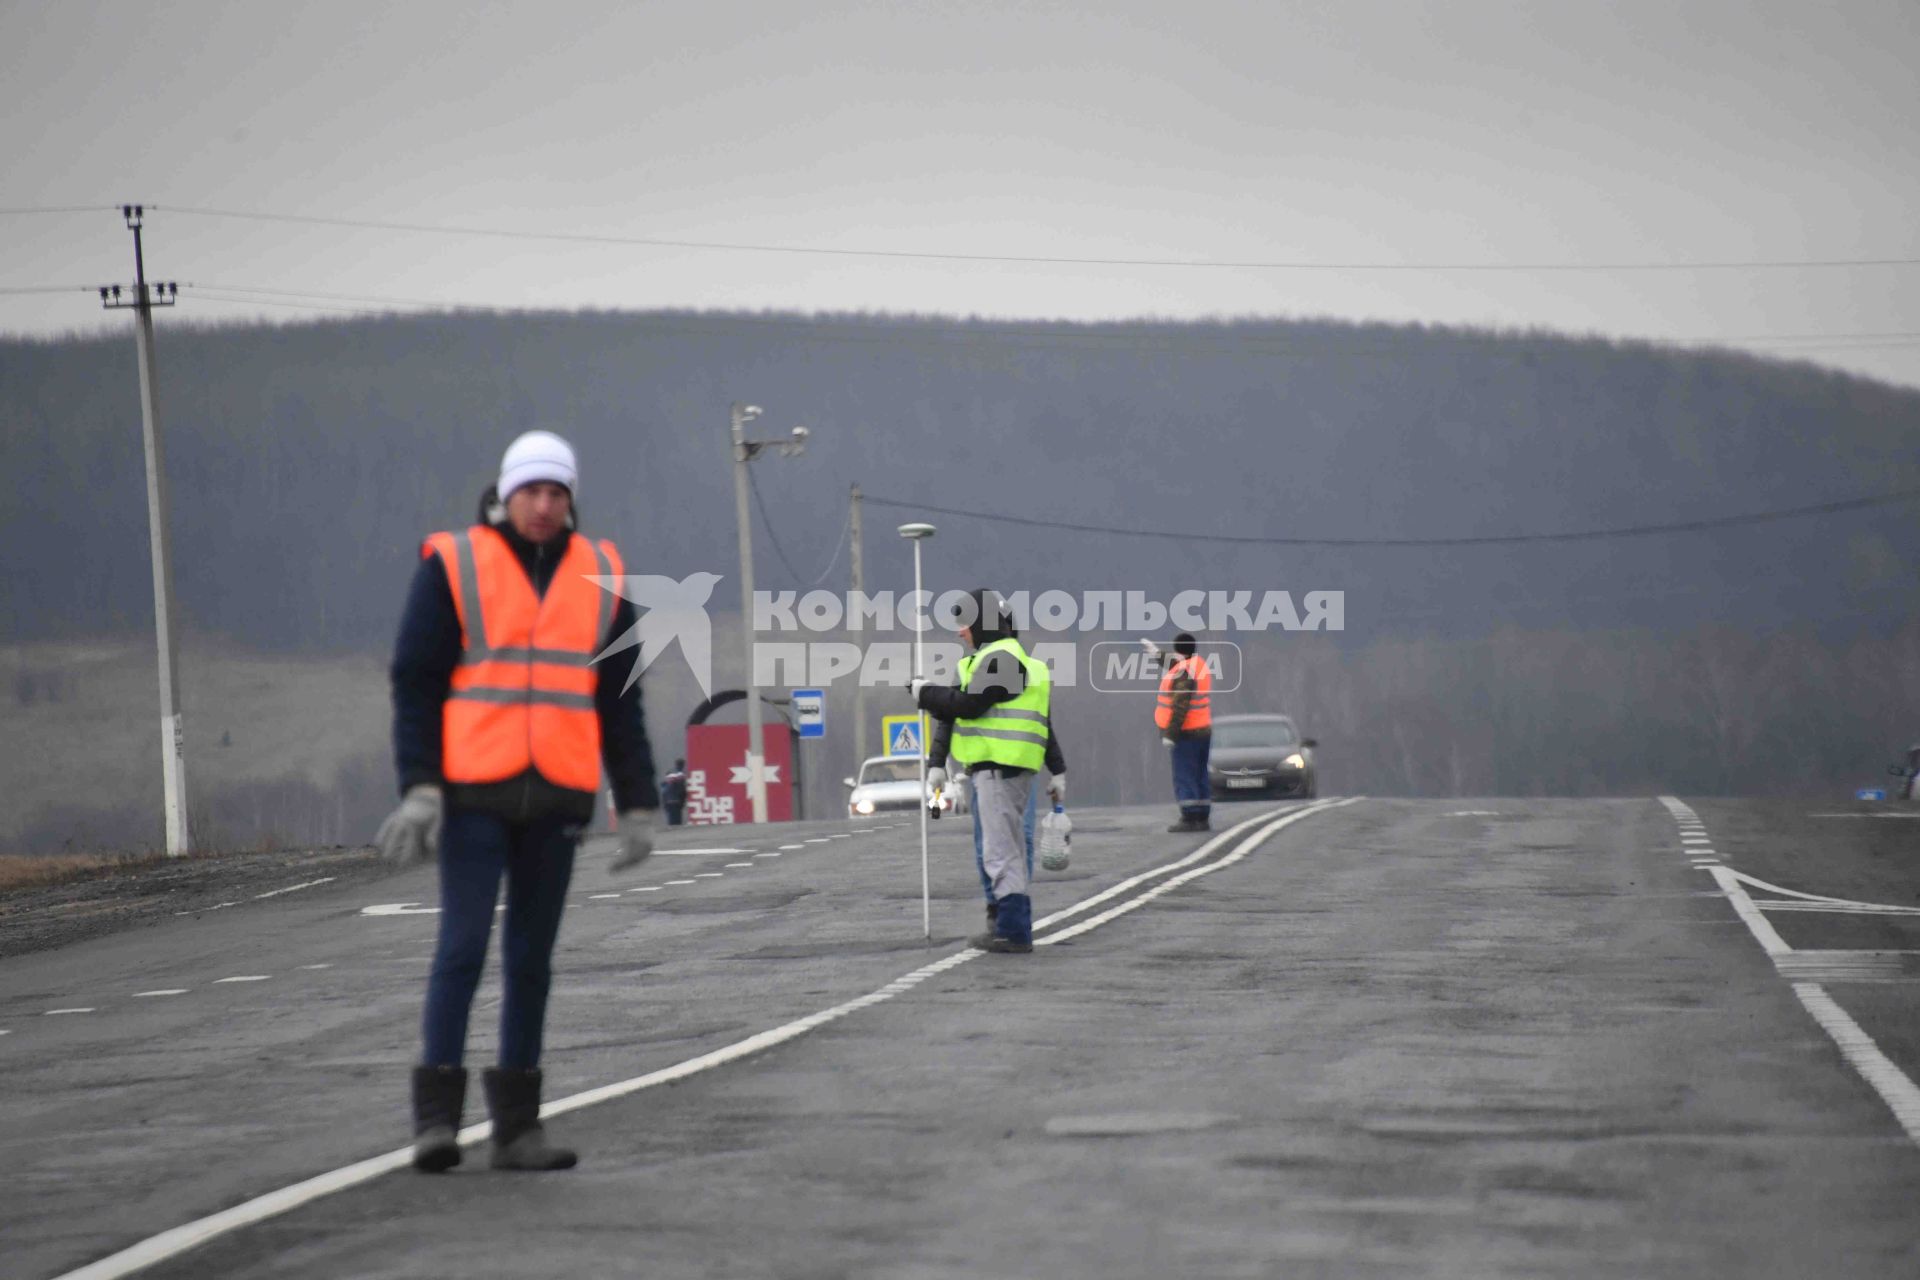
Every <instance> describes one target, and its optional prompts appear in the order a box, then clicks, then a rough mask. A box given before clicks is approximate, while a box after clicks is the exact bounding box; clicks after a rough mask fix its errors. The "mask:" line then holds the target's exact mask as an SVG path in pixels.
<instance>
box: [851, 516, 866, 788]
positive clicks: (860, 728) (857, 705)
mask: <svg viewBox="0 0 1920 1280" xmlns="http://www.w3.org/2000/svg"><path fill="white" fill-rule="evenodd" d="M852 502H853V510H852V511H851V512H850V513H849V515H848V517H847V519H848V522H849V523H850V524H851V525H852V527H851V528H850V529H849V530H848V531H847V537H848V538H849V539H850V541H851V543H852V547H853V594H854V598H855V600H857V599H858V598H859V597H860V595H861V593H862V592H864V591H865V590H866V589H867V579H866V575H865V574H864V573H863V572H862V571H861V561H860V486H859V485H858V484H856V485H854V486H853V496H852ZM855 600H849V601H847V604H848V606H849V608H852V607H853V606H854V603H855ZM860 648H861V652H862V655H863V656H864V654H865V650H866V643H865V641H864V640H863V641H861V642H860ZM865 667H866V664H865V663H864V662H862V663H861V668H862V669H863V670H864V669H865ZM866 758H867V686H866V684H865V683H864V682H863V681H861V680H860V679H859V678H857V677H856V678H855V680H854V682H853V771H854V773H855V774H856V775H857V774H858V773H859V772H860V766H861V765H862V764H863V763H864V762H865V761H866Z"/></svg>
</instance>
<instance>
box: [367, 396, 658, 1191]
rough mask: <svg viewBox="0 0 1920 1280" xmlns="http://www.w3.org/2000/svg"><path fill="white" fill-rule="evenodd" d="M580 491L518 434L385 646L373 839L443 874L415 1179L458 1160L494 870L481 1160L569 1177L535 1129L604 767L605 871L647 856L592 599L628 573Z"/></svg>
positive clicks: (622, 701) (637, 721)
mask: <svg viewBox="0 0 1920 1280" xmlns="http://www.w3.org/2000/svg"><path fill="white" fill-rule="evenodd" d="M578 480H579V471H578V467H577V465H576V464H575V461H574V454H573V448H572V446H571V445H569V444H568V443H567V442H566V441H565V440H562V439H561V438H560V437H559V436H556V435H554V434H552V433H551V432H546V431H529V432H527V433H526V434H525V435H523V436H521V437H519V438H518V439H517V440H515V441H514V442H513V443H512V444H511V445H509V446H508V448H507V452H506V456H505V457H504V458H503V459H502V460H501V464H500V480H499V483H498V484H497V485H495V486H494V488H493V489H492V490H491V491H489V492H488V493H487V494H486V495H485V496H484V497H483V498H482V499H481V503H480V510H481V516H480V521H481V522H480V523H478V524H475V525H473V526H471V527H469V528H466V529H462V530H459V531H458V532H451V533H436V534H433V535H432V536H430V537H429V538H427V540H426V542H425V544H424V545H423V546H422V547H421V552H420V554H421V559H420V565H419V568H418V569H417V570H416V571H415V574H414V578H413V586H412V588H411V591H410V593H409V595H408V597H407V604H406V610H405V613H404V615H403V617H402V620H401V624H400V636H399V640H398V642H397V643H396V645H395V646H394V657H393V668H392V676H393V741H394V755H395V757H396V761H397V763H398V765H399V772H400V787H401V791H402V792H403V796H404V798H403V800H402V802H401V805H400V807H399V809H397V810H395V812H394V813H393V815H392V816H391V817H389V818H388V819H387V820H386V822H385V823H384V824H382V826H381V828H380V834H379V837H378V839H379V842H380V846H381V849H382V851H383V852H385V853H386V855H387V856H388V858H390V859H391V860H393V861H394V862H397V863H400V864H403V865H405V864H410V863H413V862H417V861H424V860H426V859H428V858H432V857H436V856H437V857H438V859H439V864H440V940H439V943H438V945H437V947H436V948H435V951H434V956H433V970H432V973H431V976H430V977H429V978H428V981H427V1003H426V1012H425V1015H424V1016H423V1018H422V1028H421V1029H422V1039H423V1041H424V1046H423V1049H422V1053H421V1061H420V1064H419V1065H418V1066H416V1067H415V1068H414V1070H413V1110H414V1147H413V1165H414V1167H415V1168H416V1169H419V1170H421V1171H423V1172H428V1173H438V1172H441V1171H443V1170H445V1169H448V1168H450V1167H452V1166H453V1165H455V1164H458V1163H459V1162H460V1144H459V1138H458V1135H459V1131H460V1113H461V1109H462V1106H463V1105H464V1100H465V1096H466V1088H467V1072H466V1069H465V1067H463V1066H462V1065H461V1063H462V1058H463V1055H464V1053H465V1048H466V1038H467V1019H468V1015H469V1013H470V1012H471V1010H472V1007H473V996H474V991H475V989H476V988H477V987H478V985H479V982H480V971H481V967H482V965H483V964H484V962H485V960H486V955H487V938H488V935H489V934H490V933H491V932H492V928H493V917H494V904H495V902H496V901H497V900H498V898H499V893H500V881H501V879H502V877H503V876H504V877H505V879H506V884H507V893H506V900H507V905H506V914H505V915H504V916H503V917H502V919H501V924H500V957H501V1001H500V1046H499V1048H500V1056H499V1065H498V1066H496V1067H494V1068H493V1069H491V1070H489V1071H487V1072H486V1073H485V1075H484V1077H483V1083H484V1085H485V1093H486V1098H487V1109H488V1111H489V1112H490V1113H491V1115H492V1117H493V1150H492V1157H491V1163H492V1166H493V1167H494V1168H496V1169H533V1170H542V1169H565V1168H570V1167H571V1166H572V1165H573V1164H574V1160H575V1157H574V1153H573V1152H571V1151H567V1150H564V1149H562V1148H559V1147H554V1146H549V1145H548V1144H547V1141H546V1138H545V1135H544V1133H543V1130H542V1128H541V1125H540V1082H541V1075H540V1048H541V1036H542V1032H543V1030H544V1027H545V1024H546V1012H547V992H548V989H549V987H550V986H551V985H552V956H553V944H554V941H555V939H556V938H557V937H558V935H559V931H560V915H561V911H562V909H563V908H564V907H565V905H566V897H567V885H568V883H569V882H570V880H571V878H572V875H573V861H574V852H575V850H576V848H577V847H578V844H579V840H580V834H581V831H582V829H583V828H584V827H585V826H586V824H587V822H588V821H589V820H590V819H591V818H592V816H593V806H594V800H595V797H596V796H597V795H598V794H599V792H600V790H601V788H602V786H603V785H604V784H603V782H602V778H601V765H602V763H603V762H604V763H605V766H606V774H607V779H608V780H609V781H610V782H611V784H612V789H613V797H614V808H615V811H616V812H617V813H618V814H619V817H618V820H617V823H616V830H617V831H618V833H619V838H620V848H619V850H618V851H617V852H616V854H615V857H614V861H613V864H612V866H613V869H614V870H622V869H625V868H627V867H631V866H635V865H637V864H638V863H640V862H641V861H643V860H645V859H646V857H647V856H648V855H649V854H651V853H652V851H653V826H654V823H653V816H654V810H655V809H656V807H657V806H658V804H659V795H658V793H657V792H656V790H655V788H654V777H653V753H652V750H651V748H650V747H649V746H648V743H647V727H646V721H645V718H644V716H643V715H642V713H641V707H640V690H639V688H638V686H637V685H635V684H634V682H633V676H634V675H635V674H636V672H635V671H634V661H635V658H636V655H637V654H638V652H639V650H638V648H637V647H630V648H626V649H623V650H621V651H620V652H618V653H607V650H608V648H609V646H610V642H611V641H613V640H615V639H617V638H618V637H620V636H623V635H627V634H628V633H629V632H630V631H631V630H632V629H633V628H634V627H635V626H636V623H635V617H634V608H633V606H632V605H631V604H629V603H627V602H626V601H625V600H624V599H622V598H621V597H620V596H619V595H618V594H617V593H616V592H615V591H613V590H611V589H609V587H608V586H607V585H603V583H604V582H606V580H609V579H617V578H620V577H622V576H624V574H625V569H624V568H623V566H622V564H621V561H620V553H619V552H618V551H616V550H615V549H614V546H613V544H612V543H611V542H607V541H604V540H597V539H589V538H586V537H583V536H582V535H580V534H578V533H576V532H574V526H575V523H576V508H575V506H574V501H573V497H574V492H575V487H576V485H577V483H578ZM596 578H598V579H601V580H602V581H600V582H596V581H595V579H596ZM603 653H607V656H606V658H605V660H604V661H597V659H599V658H600V657H601V655H602V654H603Z"/></svg>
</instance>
